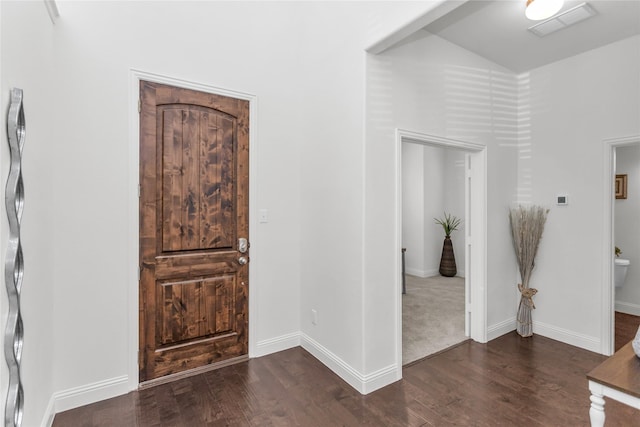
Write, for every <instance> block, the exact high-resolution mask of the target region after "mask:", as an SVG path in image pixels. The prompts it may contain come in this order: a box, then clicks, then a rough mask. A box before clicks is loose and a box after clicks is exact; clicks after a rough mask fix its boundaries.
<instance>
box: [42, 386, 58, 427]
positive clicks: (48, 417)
mask: <svg viewBox="0 0 640 427" xmlns="http://www.w3.org/2000/svg"><path fill="white" fill-rule="evenodd" d="M55 416H56V401H55V399H54V397H53V394H52V395H51V397H50V398H49V403H48V404H47V408H46V409H45V410H44V415H43V416H42V422H41V423H40V426H41V427H51V426H52V425H53V419H54V418H55Z"/></svg>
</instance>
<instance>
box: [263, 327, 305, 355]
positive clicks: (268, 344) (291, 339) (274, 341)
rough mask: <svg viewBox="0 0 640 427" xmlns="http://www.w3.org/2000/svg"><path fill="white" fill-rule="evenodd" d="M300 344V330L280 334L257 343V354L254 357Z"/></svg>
mask: <svg viewBox="0 0 640 427" xmlns="http://www.w3.org/2000/svg"><path fill="white" fill-rule="evenodd" d="M299 346H300V332H292V333H290V334H285V335H280V336H279V337H275V338H269V339H267V340H262V341H258V343H257V344H256V354H255V355H253V356H252V357H262V356H266V355H268V354H272V353H277V352H279V351H283V350H288V349H290V348H294V347H299Z"/></svg>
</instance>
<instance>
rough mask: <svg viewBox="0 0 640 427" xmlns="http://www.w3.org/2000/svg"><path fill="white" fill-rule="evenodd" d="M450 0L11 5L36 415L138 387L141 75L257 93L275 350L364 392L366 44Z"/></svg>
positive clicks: (10, 56)
mask: <svg viewBox="0 0 640 427" xmlns="http://www.w3.org/2000/svg"><path fill="white" fill-rule="evenodd" d="M438 3H441V1H434V2H424V3H420V4H416V3H415V2H392V3H388V4H385V3H380V2H373V3H365V2H354V3H333V2H331V3H324V2H315V3H314V2H282V3H279V2H256V3H251V5H250V7H247V3H244V2H66V1H65V2H59V4H58V6H59V9H60V14H61V17H60V19H59V20H58V22H57V24H56V25H55V26H52V25H51V24H50V22H48V17H47V16H46V10H45V7H44V5H43V4H42V3H41V2H16V3H10V2H2V7H1V9H0V10H1V12H2V14H1V19H2V22H1V24H2V43H3V44H2V69H1V71H2V94H3V100H5V101H6V96H7V93H8V90H7V89H8V87H9V86H12V85H21V86H23V87H24V89H25V90H27V97H26V102H27V114H28V116H27V120H28V123H29V130H28V135H29V136H28V139H29V140H28V142H27V148H26V153H25V157H26V160H25V165H24V168H25V173H26V174H27V177H26V179H25V183H26V185H27V206H26V208H25V218H24V222H25V229H26V230H31V231H25V235H24V238H25V251H26V258H27V259H26V262H27V266H26V271H27V275H26V276H25V290H24V299H23V303H25V305H26V307H25V315H29V317H28V318H27V319H26V320H25V326H26V328H27V335H28V336H27V338H26V341H25V355H24V364H25V366H29V372H28V373H27V374H26V375H25V383H26V396H27V398H26V405H27V406H26V408H25V410H26V412H25V423H26V425H35V424H38V421H39V420H42V421H43V423H45V424H46V422H47V417H48V415H49V414H48V410H47V409H46V408H45V406H46V404H47V402H48V398H49V397H52V398H53V399H54V400H55V401H56V405H57V406H56V407H57V408H58V409H60V408H61V407H62V408H64V409H66V408H67V407H70V406H75V405H77V404H83V403H88V401H91V400H92V399H97V398H101V397H106V396H107V395H109V394H114V393H121V392H122V391H123V387H128V384H130V381H129V378H128V375H129V373H130V370H129V365H128V362H129V360H130V359H131V358H132V356H134V355H135V351H136V348H131V340H130V338H129V337H128V332H129V330H130V329H131V325H130V324H129V319H130V317H131V312H132V310H136V307H135V302H133V301H130V296H131V294H132V293H135V289H134V290H133V292H132V287H134V288H135V287H136V286H137V284H136V283H132V281H131V277H132V276H134V275H135V272H133V271H129V270H130V269H129V267H128V266H130V265H131V259H132V257H134V258H135V257H137V254H136V253H135V250H134V248H132V247H131V246H130V241H131V236H130V230H132V229H135V224H131V223H130V218H131V216H132V215H131V212H134V211H135V209H136V206H135V203H132V202H131V199H130V197H129V196H130V194H131V192H132V191H134V190H132V189H135V188H136V187H135V186H136V184H137V177H136V176H135V174H130V173H129V171H130V169H129V157H130V153H131V151H132V148H131V144H135V141H132V140H130V138H129V128H130V125H131V121H132V119H131V116H130V112H131V111H132V105H130V104H131V102H130V99H131V96H130V95H131V94H130V93H129V88H130V78H131V69H138V70H142V71H146V72H152V73H157V74H161V75H166V76H169V77H173V78H179V79H183V80H188V81H193V82H196V83H202V84H205V85H211V86H216V87H221V88H224V89H229V90H235V91H240V92H245V93H249V94H254V95H257V97H258V110H257V111H258V114H257V116H258V122H257V134H258V141H257V144H258V148H257V150H258V153H257V156H256V157H257V159H258V167H257V170H258V176H257V178H256V179H257V189H258V190H257V196H256V197H257V203H256V205H254V206H252V212H251V215H255V214H256V211H257V210H258V209H268V210H269V222H268V223H266V224H260V225H259V227H258V230H254V231H255V233H256V234H255V235H256V240H257V241H256V242H255V244H254V245H253V246H252V248H251V259H252V264H253V268H254V269H255V271H257V272H258V273H257V275H256V277H252V279H251V280H252V282H251V298H253V299H254V301H255V300H256V299H257V304H256V305H257V312H256V313H254V317H255V319H254V320H255V323H254V324H255V325H256V328H255V329H254V330H252V331H251V334H252V337H253V339H254V340H256V342H257V344H258V354H264V353H268V352H269V351H275V350H276V349H279V348H283V347H287V346H292V345H296V343H299V342H300V340H301V338H302V343H303V345H305V346H306V347H307V348H309V349H310V350H311V351H313V352H314V354H316V355H317V356H318V357H320V358H321V360H323V361H324V362H325V363H327V364H328V365H329V366H330V367H332V369H334V370H336V371H337V372H339V373H340V374H341V375H343V377H345V378H346V379H347V380H348V381H350V382H351V383H352V385H354V386H356V387H358V388H359V389H361V390H363V389H364V388H363V386H362V384H363V383H364V382H366V381H368V380H369V379H370V378H372V377H371V376H369V375H368V373H369V372H371V371H370V370H369V369H368V367H367V366H365V353H364V350H365V347H364V344H363V331H364V321H365V317H364V307H365V305H364V302H363V292H364V291H363V277H362V270H363V267H362V265H363V264H362V263H363V246H362V245H363V212H364V197H363V179H364V171H363V167H364V162H363V157H364V155H363V152H364V149H365V147H364V145H363V142H364V136H363V126H362V124H363V122H364V99H365V94H364V89H365V87H364V85H363V79H362V76H363V75H364V66H365V54H364V47H365V46H367V45H368V44H370V43H372V42H374V41H377V40H379V39H380V38H381V37H382V36H383V35H385V34H386V33H388V32H389V31H391V30H392V29H393V28H395V26H397V25H399V24H401V23H405V22H406V21H407V20H409V19H411V18H412V17H414V16H415V15H416V14H417V13H419V12H420V13H421V12H423V11H425V10H428V9H429V8H431V7H433V5H435V4H438ZM390 11H392V12H393V13H389V12H390ZM265 17H267V18H268V19H265ZM327 28H330V29H331V31H327ZM230 35H233V37H230ZM9 42H11V46H10V45H9ZM19 49H21V50H19ZM38 141H40V142H38ZM5 150H6V149H5ZM29 197H33V199H32V200H33V201H29ZM0 231H4V234H6V229H0ZM34 259H35V260H37V261H35V260H34ZM32 260H34V261H32ZM36 283H37V285H38V286H40V287H39V288H36ZM36 289H37V291H38V299H36V298H35V296H34V294H33V293H32V292H35V291H36ZM312 308H313V309H316V310H317V311H318V313H319V322H318V324H317V325H312V324H311V322H310V320H311V319H310V310H311V309H312ZM34 312H35V313H37V314H34ZM134 327H135V325H134ZM30 334H35V335H30ZM34 346H37V347H36V349H37V351H35V350H34ZM366 357H369V356H368V355H367V356H366ZM372 357H373V358H376V357H377V355H375V354H374V355H373V356H372ZM36 377H37V380H35V378H36ZM374 377H375V378H378V377H376V376H374ZM3 379H4V378H3ZM354 380H355V381H354ZM385 381H387V380H385ZM134 382H135V380H134ZM383 382H384V381H383ZM387 382H388V381H387ZM36 386H37V387H36ZM36 388H38V390H36V391H34V389H36ZM92 390H93V391H95V390H102V391H101V392H99V393H94V392H93V391H92ZM52 392H54V393H53V396H52Z"/></svg>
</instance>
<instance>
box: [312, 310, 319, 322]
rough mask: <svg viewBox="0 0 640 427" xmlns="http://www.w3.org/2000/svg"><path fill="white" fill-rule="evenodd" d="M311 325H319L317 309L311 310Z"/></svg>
mask: <svg viewBox="0 0 640 427" xmlns="http://www.w3.org/2000/svg"><path fill="white" fill-rule="evenodd" d="M311 323H312V324H314V325H317V324H318V311H317V310H315V309H311Z"/></svg>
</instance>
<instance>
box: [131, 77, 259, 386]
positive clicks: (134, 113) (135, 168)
mask: <svg viewBox="0 0 640 427" xmlns="http://www.w3.org/2000/svg"><path fill="white" fill-rule="evenodd" d="M140 80H146V81H150V82H155V83H162V84H166V85H171V86H175V87H181V88H184V89H191V90H197V91H200V92H206V93H212V94H217V95H222V96H229V97H232V98H237V99H243V100H246V101H249V241H250V242H251V247H252V248H253V250H254V251H256V250H257V248H258V247H259V245H258V233H257V230H258V222H257V217H258V216H257V215H253V214H252V209H256V207H257V206H258V204H257V200H258V97H257V96H256V95H252V94H249V93H245V92H238V91H233V90H228V89H223V88H220V87H216V86H212V85H209V84H205V83H198V82H193V81H188V80H183V79H177V78H173V77H168V76H164V75H161V74H155V73H149V72H146V71H141V70H137V69H133V68H132V69H130V71H129V82H130V85H129V147H130V151H129V180H128V182H129V227H128V228H129V244H128V247H129V254H128V260H129V266H128V269H129V270H128V271H129V298H128V313H129V322H128V323H129V350H128V352H127V355H128V359H129V361H128V372H129V376H128V384H129V387H128V391H129V390H135V389H137V388H138V384H139V381H138V345H139V344H138V335H139V334H138V327H139V313H138V303H139V302H138V290H139V288H138V286H139V284H138V261H139V260H138V254H139V245H138V231H139V224H138V218H139V212H138V185H139V182H138V181H139V179H138V177H139V167H140V161H139V153H140V141H139V134H140V115H139V114H138V99H139V96H140ZM249 279H250V281H251V282H250V295H249V357H255V354H256V338H255V331H257V330H258V328H257V321H258V304H257V295H258V293H257V292H256V289H257V288H258V286H259V284H258V283H259V276H258V271H257V264H256V263H250V264H249ZM252 295H253V296H252Z"/></svg>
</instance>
